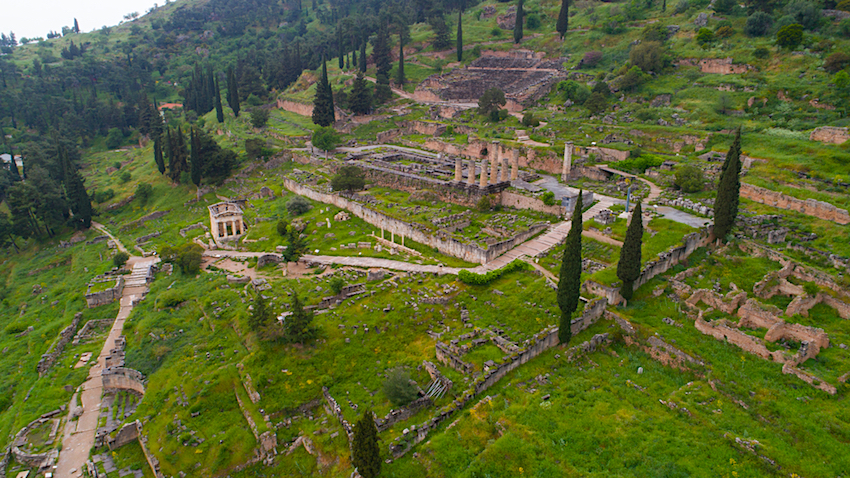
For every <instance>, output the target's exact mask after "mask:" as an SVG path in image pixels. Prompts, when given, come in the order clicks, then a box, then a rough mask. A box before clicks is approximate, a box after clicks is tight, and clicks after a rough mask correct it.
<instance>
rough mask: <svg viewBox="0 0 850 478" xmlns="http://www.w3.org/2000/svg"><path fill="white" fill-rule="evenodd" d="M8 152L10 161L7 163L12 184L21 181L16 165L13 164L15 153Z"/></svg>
mask: <svg viewBox="0 0 850 478" xmlns="http://www.w3.org/2000/svg"><path fill="white" fill-rule="evenodd" d="M9 151H10V153H9V155H10V156H12V161H11V162H10V163H9V176H10V177H11V178H12V182H18V181H20V180H21V172H20V171H18V164H17V163H16V162H15V153H14V152H12V150H11V149H10V150H9Z"/></svg>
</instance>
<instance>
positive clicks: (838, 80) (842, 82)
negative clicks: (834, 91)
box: [832, 70, 850, 90]
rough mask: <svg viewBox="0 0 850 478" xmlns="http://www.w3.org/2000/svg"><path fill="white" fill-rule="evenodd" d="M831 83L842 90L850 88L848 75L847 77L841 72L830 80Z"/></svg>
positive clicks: (844, 72) (849, 76) (845, 73)
mask: <svg viewBox="0 0 850 478" xmlns="http://www.w3.org/2000/svg"><path fill="white" fill-rule="evenodd" d="M832 81H833V83H835V86H837V87H839V88H841V89H842V90H844V89H846V88H847V87H848V86H850V75H848V74H847V72H846V71H844V70H841V71H839V72H838V73H836V74H835V77H834V78H833V79H832Z"/></svg>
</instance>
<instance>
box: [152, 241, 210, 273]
mask: <svg viewBox="0 0 850 478" xmlns="http://www.w3.org/2000/svg"><path fill="white" fill-rule="evenodd" d="M203 253H204V248H203V247H201V246H199V245H197V244H195V243H194V242H190V243H188V244H184V245H182V246H179V247H171V246H165V247H163V248H162V250H161V251H159V256H160V258H162V260H163V261H165V262H171V263H173V264H177V265H178V266H180V269H181V270H182V271H183V273H184V274H196V273H197V272H198V271H199V270H201V259H202V258H203Z"/></svg>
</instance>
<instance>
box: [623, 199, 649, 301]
mask: <svg viewBox="0 0 850 478" xmlns="http://www.w3.org/2000/svg"><path fill="white" fill-rule="evenodd" d="M641 214H642V211H641V204H640V201H638V203H637V206H635V209H634V211H633V212H632V220H631V222H629V228H628V229H626V240H625V241H623V248H622V249H621V250H620V262H618V263H617V278H619V279H620V280H621V281H623V285H622V286H621V287H620V295H622V296H623V298H624V299H626V300H631V299H632V293H633V292H634V283H635V281H636V280H637V278H638V277H640V253H641V246H642V245H643V218H642V217H641Z"/></svg>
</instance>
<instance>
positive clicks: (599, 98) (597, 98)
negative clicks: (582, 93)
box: [584, 82, 608, 115]
mask: <svg viewBox="0 0 850 478" xmlns="http://www.w3.org/2000/svg"><path fill="white" fill-rule="evenodd" d="M600 83H602V82H600ZM584 107H585V108H587V109H588V111H590V113H591V114H594V115H595V114H598V113H600V112H602V111H604V110H605V109H606V108H608V99H607V98H606V97H605V95H604V94H602V93H599V92H598V91H593V92H592V93H590V96H589V97H588V98H587V101H585V102H584Z"/></svg>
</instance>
